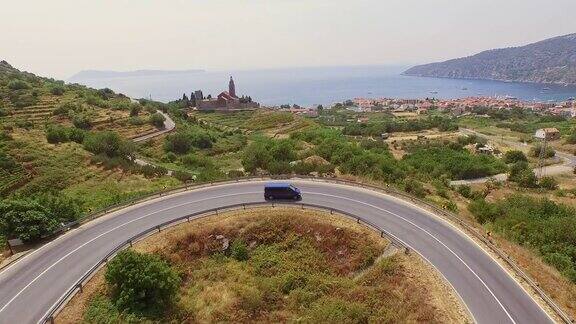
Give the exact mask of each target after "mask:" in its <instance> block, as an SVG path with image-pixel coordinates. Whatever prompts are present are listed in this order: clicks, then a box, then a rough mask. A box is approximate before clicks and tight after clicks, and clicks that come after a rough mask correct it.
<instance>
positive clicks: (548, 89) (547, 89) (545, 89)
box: [542, 87, 550, 91]
mask: <svg viewBox="0 0 576 324" xmlns="http://www.w3.org/2000/svg"><path fill="white" fill-rule="evenodd" d="M542 91H550V88H548V87H544V88H542Z"/></svg>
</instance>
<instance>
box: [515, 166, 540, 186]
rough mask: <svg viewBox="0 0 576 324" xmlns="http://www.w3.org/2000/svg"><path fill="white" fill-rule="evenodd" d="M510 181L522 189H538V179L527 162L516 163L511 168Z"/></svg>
mask: <svg viewBox="0 0 576 324" xmlns="http://www.w3.org/2000/svg"><path fill="white" fill-rule="evenodd" d="M508 180H509V181H512V182H516V183H517V184H518V185H519V186H520V187H524V188H536V187H537V186H538V179H537V178H536V175H535V174H534V171H532V169H530V167H529V165H528V163H527V162H522V161H521V162H516V163H514V164H513V165H512V167H511V168H510V173H509V175H508Z"/></svg>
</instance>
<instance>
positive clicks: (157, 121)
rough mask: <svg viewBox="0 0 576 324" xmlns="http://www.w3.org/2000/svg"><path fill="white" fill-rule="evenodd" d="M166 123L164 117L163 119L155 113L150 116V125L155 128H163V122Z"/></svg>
mask: <svg viewBox="0 0 576 324" xmlns="http://www.w3.org/2000/svg"><path fill="white" fill-rule="evenodd" d="M165 121H166V117H164V116H163V115H162V114H160V113H155V114H153V115H152V116H150V124H152V125H153V126H154V127H156V128H164V127H165V126H164V122H165Z"/></svg>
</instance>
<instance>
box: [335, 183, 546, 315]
mask: <svg viewBox="0 0 576 324" xmlns="http://www.w3.org/2000/svg"><path fill="white" fill-rule="evenodd" d="M324 183H326V182H324ZM339 185H343V186H346V185H345V184H339ZM354 189H355V190H357V191H362V192H365V193H370V194H371V195H372V196H376V197H379V196H384V197H386V198H389V199H392V200H395V201H397V202H399V203H402V204H403V205H406V206H411V207H414V208H416V209H419V210H420V211H422V212H423V213H425V214H427V215H429V217H431V218H432V219H434V220H437V221H440V222H442V223H444V224H446V225H448V226H450V227H451V228H453V229H454V230H455V231H456V232H458V233H459V234H460V235H461V236H462V237H463V238H465V239H466V240H468V241H469V242H470V243H472V244H473V245H474V246H476V247H478V248H479V249H480V250H481V251H482V252H483V253H484V254H485V255H487V256H488V257H489V258H490V259H492V260H493V261H494V262H495V263H496V264H497V265H498V266H499V267H500V269H502V271H504V272H505V273H506V274H507V275H508V276H509V277H510V278H512V280H513V281H514V282H515V283H516V284H517V285H518V287H520V289H522V291H524V292H525V293H526V295H527V296H528V297H530V299H532V301H533V302H534V303H535V304H536V305H538V307H539V308H540V309H541V310H542V312H543V313H544V314H546V316H547V317H548V319H549V320H550V323H556V320H555V319H554V318H552V316H550V314H549V313H548V312H547V311H546V309H544V308H543V307H542V305H541V304H540V303H539V302H538V301H537V300H536V299H535V298H534V297H533V296H532V294H531V293H530V292H529V291H528V290H526V288H525V287H524V286H523V285H522V284H521V283H520V282H518V280H516V279H515V278H514V275H515V273H514V271H512V272H511V271H510V270H509V269H507V268H506V267H504V265H502V264H501V263H500V262H499V261H498V258H495V257H494V256H493V255H492V254H491V253H489V252H488V251H486V249H485V248H484V246H482V245H481V244H479V243H478V242H477V241H475V240H474V239H472V238H471V237H470V235H468V233H467V232H465V231H464V230H463V229H462V228H460V227H458V226H457V225H456V224H455V223H453V222H452V221H450V220H448V219H446V218H445V217H443V216H441V215H438V214H436V213H434V212H432V211H430V210H428V209H426V208H424V207H422V206H420V205H417V204H415V203H413V202H411V201H409V200H405V199H402V198H399V197H397V196H394V195H392V194H388V193H384V192H381V191H378V190H374V189H370V188H365V187H356V188H354ZM544 303H546V301H545V300H544ZM546 305H547V304H546ZM547 306H548V305H547Z"/></svg>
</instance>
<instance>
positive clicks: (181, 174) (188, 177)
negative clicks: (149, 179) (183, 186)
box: [172, 170, 194, 183]
mask: <svg viewBox="0 0 576 324" xmlns="http://www.w3.org/2000/svg"><path fill="white" fill-rule="evenodd" d="M172 176H174V178H176V179H178V180H179V181H181V182H184V183H186V182H189V181H192V180H194V176H193V175H192V173H189V172H185V171H180V170H177V171H174V172H173V173H172Z"/></svg>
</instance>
